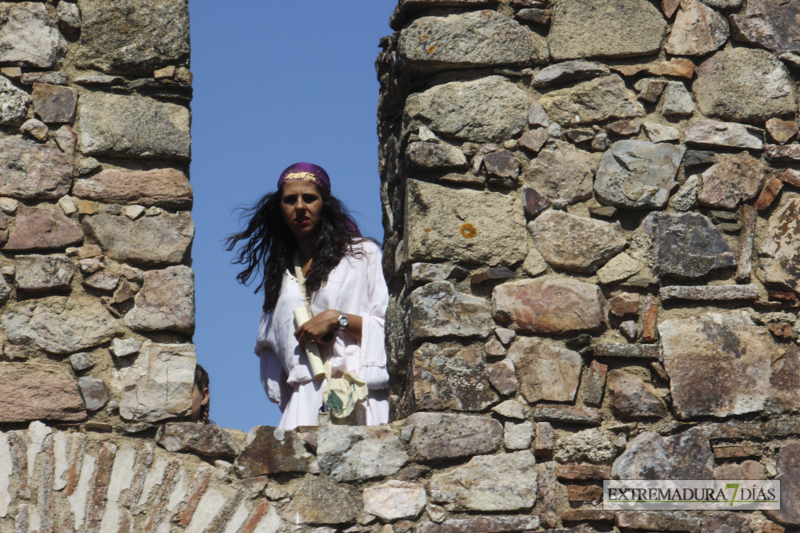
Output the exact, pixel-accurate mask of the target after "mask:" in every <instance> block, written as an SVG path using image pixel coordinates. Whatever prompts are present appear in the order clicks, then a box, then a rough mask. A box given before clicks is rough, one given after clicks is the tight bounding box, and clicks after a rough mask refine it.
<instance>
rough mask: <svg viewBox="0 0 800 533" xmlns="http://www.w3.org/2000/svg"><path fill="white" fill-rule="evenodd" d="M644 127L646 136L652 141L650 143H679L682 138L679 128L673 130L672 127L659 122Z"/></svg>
mask: <svg viewBox="0 0 800 533" xmlns="http://www.w3.org/2000/svg"><path fill="white" fill-rule="evenodd" d="M642 127H643V128H644V133H645V135H647V138H648V139H650V142H654V143H660V142H670V141H679V140H680V138H681V134H680V132H679V131H678V130H677V128H673V127H672V126H665V125H663V124H658V123H657V122H645V123H644V124H642Z"/></svg>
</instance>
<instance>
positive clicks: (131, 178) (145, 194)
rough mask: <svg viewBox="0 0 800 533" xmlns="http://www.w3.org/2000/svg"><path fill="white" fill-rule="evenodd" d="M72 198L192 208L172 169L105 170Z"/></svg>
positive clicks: (80, 183)
mask: <svg viewBox="0 0 800 533" xmlns="http://www.w3.org/2000/svg"><path fill="white" fill-rule="evenodd" d="M462 155H463V154H462ZM72 195H73V196H77V197H78V198H85V199H87V200H94V201H97V202H103V203H108V204H136V205H143V206H154V205H155V206H160V207H168V208H173V209H189V208H191V206H192V187H191V185H189V180H187V179H186V175H185V174H184V173H183V172H181V171H179V170H175V169H171V168H164V169H156V170H145V171H133V172H122V171H119V170H104V171H102V172H100V173H99V174H96V175H94V176H92V177H90V178H86V179H81V180H77V181H76V182H75V185H74V186H73V188H72Z"/></svg>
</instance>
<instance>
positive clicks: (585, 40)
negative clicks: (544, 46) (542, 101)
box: [547, 0, 667, 61]
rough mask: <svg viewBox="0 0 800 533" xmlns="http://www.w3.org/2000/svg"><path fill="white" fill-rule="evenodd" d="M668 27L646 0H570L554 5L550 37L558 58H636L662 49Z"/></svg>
mask: <svg viewBox="0 0 800 533" xmlns="http://www.w3.org/2000/svg"><path fill="white" fill-rule="evenodd" d="M666 27H667V22H666V20H664V17H663V16H662V15H661V13H659V12H658V9H657V8H656V7H655V6H654V5H653V4H651V3H650V2H646V1H644V0H618V1H615V2H605V1H603V0H588V1H587V0H568V1H565V2H558V3H557V4H556V5H554V6H553V20H552V22H551V24H550V33H549V35H548V39H547V40H548V44H549V46H550V56H551V57H552V58H553V60H554V61H563V60H565V59H580V58H588V57H609V58H617V57H635V56H644V55H650V54H654V53H656V52H658V51H659V49H660V48H661V39H662V38H663V36H664V33H665V30H666Z"/></svg>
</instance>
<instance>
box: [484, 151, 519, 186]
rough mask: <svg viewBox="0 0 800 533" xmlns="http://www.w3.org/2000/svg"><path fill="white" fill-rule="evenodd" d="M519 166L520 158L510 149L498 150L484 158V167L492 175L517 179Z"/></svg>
mask: <svg viewBox="0 0 800 533" xmlns="http://www.w3.org/2000/svg"><path fill="white" fill-rule="evenodd" d="M519 167H520V163H519V160H518V159H517V158H516V157H514V154H512V153H511V152H509V151H508V150H498V151H496V152H492V153H490V154H486V157H484V158H483V168H484V169H486V173H487V174H489V175H491V176H497V177H499V178H512V179H516V178H517V176H519Z"/></svg>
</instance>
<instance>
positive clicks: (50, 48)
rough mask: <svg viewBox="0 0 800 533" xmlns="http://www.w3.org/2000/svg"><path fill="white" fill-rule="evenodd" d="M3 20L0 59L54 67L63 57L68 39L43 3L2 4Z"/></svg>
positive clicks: (18, 63)
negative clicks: (65, 40)
mask: <svg viewBox="0 0 800 533" xmlns="http://www.w3.org/2000/svg"><path fill="white" fill-rule="evenodd" d="M0 20H2V21H3V23H2V24H0V63H2V64H4V65H9V64H11V65H19V66H24V67H35V68H51V67H53V66H55V64H56V62H57V61H58V60H59V59H61V58H62V57H63V55H64V52H65V51H66V43H65V42H64V39H63V38H62V37H61V35H60V34H59V33H58V28H56V25H55V22H54V21H53V19H52V18H51V17H50V15H49V14H48V13H47V9H45V6H44V4H42V3H40V2H18V3H17V2H14V3H9V2H6V3H3V4H0Z"/></svg>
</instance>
